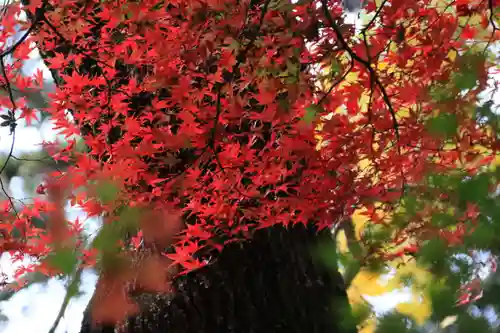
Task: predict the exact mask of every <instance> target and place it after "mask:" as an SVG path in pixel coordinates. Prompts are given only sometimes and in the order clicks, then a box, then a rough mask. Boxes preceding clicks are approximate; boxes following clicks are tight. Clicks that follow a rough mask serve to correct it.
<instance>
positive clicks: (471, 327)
mask: <svg viewBox="0 0 500 333" xmlns="http://www.w3.org/2000/svg"><path fill="white" fill-rule="evenodd" d="M457 326H458V332H459V333H469V332H481V333H487V332H493V330H492V329H491V327H490V325H489V324H488V322H487V321H486V319H485V318H481V317H477V318H475V317H472V316H471V315H469V314H466V313H464V314H462V315H460V316H459V317H458V320H457Z"/></svg>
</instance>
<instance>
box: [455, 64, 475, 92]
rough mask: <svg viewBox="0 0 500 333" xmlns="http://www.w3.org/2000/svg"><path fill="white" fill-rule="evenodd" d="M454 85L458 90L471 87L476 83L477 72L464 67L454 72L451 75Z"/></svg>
mask: <svg viewBox="0 0 500 333" xmlns="http://www.w3.org/2000/svg"><path fill="white" fill-rule="evenodd" d="M453 83H454V85H455V87H457V88H458V89H460V90H467V89H472V88H474V87H475V86H476V83H477V74H476V72H474V71H473V70H470V69H466V70H463V71H462V72H460V73H456V75H454V77H453Z"/></svg>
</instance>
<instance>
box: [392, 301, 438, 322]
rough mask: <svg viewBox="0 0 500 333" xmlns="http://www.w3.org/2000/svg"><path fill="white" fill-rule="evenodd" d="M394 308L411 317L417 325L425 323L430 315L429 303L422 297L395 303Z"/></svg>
mask: <svg viewBox="0 0 500 333" xmlns="http://www.w3.org/2000/svg"><path fill="white" fill-rule="evenodd" d="M396 310H398V311H399V312H400V313H402V314H405V315H408V316H410V317H412V318H413V319H415V321H416V322H417V323H418V324H419V325H422V324H423V323H425V321H426V320H427V319H428V318H429V316H430V315H431V305H430V303H429V302H428V301H427V300H426V299H425V298H424V297H421V298H420V299H419V298H417V297H414V299H413V301H412V302H408V303H400V304H398V305H396Z"/></svg>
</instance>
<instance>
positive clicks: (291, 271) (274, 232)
mask: <svg viewBox="0 0 500 333" xmlns="http://www.w3.org/2000/svg"><path fill="white" fill-rule="evenodd" d="M325 242H326V243H330V244H329V245H333V242H334V240H333V238H332V235H331V233H330V232H329V231H328V230H323V231H321V232H319V233H317V232H316V231H314V230H312V229H311V228H309V229H306V228H305V227H303V226H297V227H293V228H290V229H289V230H285V229H284V228H283V227H279V226H276V227H273V228H270V229H266V230H260V231H258V232H256V234H255V235H254V237H253V239H252V240H251V241H248V242H245V243H241V244H238V243H233V244H231V245H228V246H226V247H225V248H224V250H223V251H222V253H221V255H220V256H219V258H218V259H217V260H216V261H215V263H214V264H213V265H211V266H208V267H205V268H202V269H200V270H198V271H195V272H192V273H190V274H188V275H186V276H183V277H179V278H177V279H176V280H175V281H174V287H175V292H174V293H173V294H172V295H171V296H163V295H150V297H144V298H143V299H142V301H140V304H141V305H142V307H143V313H142V314H141V315H139V316H136V317H133V318H130V319H129V320H128V322H127V323H126V324H125V325H124V326H122V327H119V328H112V327H95V326H94V327H93V325H92V323H91V317H90V313H89V311H88V310H87V311H86V313H85V316H84V320H83V325H82V330H81V333H108V332H119V333H122V332H123V333H124V332H128V333H160V332H161V333H163V332H168V333H188V332H189V333H191V332H192V333H204V332H206V333H220V332H235V333H246V332H248V333H254V332H255V333H260V332H287V333H288V332H308V333H309V332H321V333H326V332H328V333H352V332H356V330H355V328H354V327H353V325H352V324H350V323H352V321H351V320H349V319H350V311H349V304H348V300H347V295H346V292H345V288H344V285H343V281H342V278H341V276H340V274H339V273H338V272H337V271H332V270H331V268H327V266H326V265H325V263H324V262H322V261H321V259H320V258H319V257H318V256H317V254H316V252H317V249H318V246H319V245H322V244H325Z"/></svg>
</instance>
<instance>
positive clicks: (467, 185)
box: [458, 173, 492, 203]
mask: <svg viewBox="0 0 500 333" xmlns="http://www.w3.org/2000/svg"><path fill="white" fill-rule="evenodd" d="M491 178H492V177H490V175H489V174H486V173H483V174H479V175H477V176H475V177H473V178H472V179H469V180H466V181H463V182H462V183H460V185H459V186H458V193H459V195H460V199H461V200H462V201H464V202H476V203H479V202H482V201H484V200H485V199H487V197H488V195H489V192H490V191H489V188H490V182H491Z"/></svg>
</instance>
